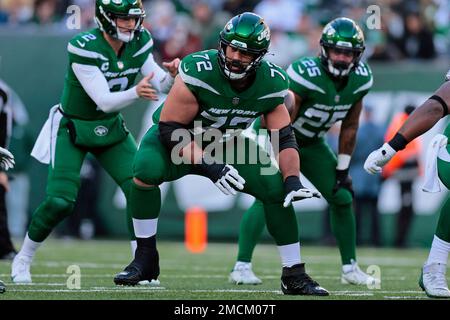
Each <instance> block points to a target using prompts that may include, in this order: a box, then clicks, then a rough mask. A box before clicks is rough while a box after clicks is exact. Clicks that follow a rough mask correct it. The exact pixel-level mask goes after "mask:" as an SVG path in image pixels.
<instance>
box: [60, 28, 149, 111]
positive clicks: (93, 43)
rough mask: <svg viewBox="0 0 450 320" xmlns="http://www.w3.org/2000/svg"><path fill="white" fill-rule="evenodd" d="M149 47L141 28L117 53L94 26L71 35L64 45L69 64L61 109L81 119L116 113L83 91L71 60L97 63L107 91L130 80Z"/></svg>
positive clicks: (121, 87)
mask: <svg viewBox="0 0 450 320" xmlns="http://www.w3.org/2000/svg"><path fill="white" fill-rule="evenodd" d="M152 50H153V40H152V37H151V35H150V32H148V31H147V30H144V31H143V32H141V33H140V35H139V37H137V38H135V39H134V40H133V41H131V42H130V43H126V44H124V47H123V49H122V51H121V52H120V54H119V56H117V55H116V53H115V52H114V50H113V48H112V47H111V46H110V45H109V43H108V42H107V41H106V39H105V38H104V37H103V34H102V31H100V29H98V28H95V29H92V30H90V31H87V32H82V33H79V34H77V35H76V36H75V37H73V38H72V39H71V40H70V41H69V44H68V46H67V51H68V54H69V68H68V71H67V74H66V78H65V83H64V90H63V94H62V98H61V105H62V109H63V110H64V112H65V113H67V114H68V115H71V116H75V117H78V118H82V119H88V120H96V119H103V118H109V117H112V116H115V115H117V113H108V114H107V113H104V112H103V111H101V110H99V109H98V108H97V105H96V104H95V102H94V101H93V100H92V99H91V98H90V97H89V96H88V94H87V93H86V92H85V91H84V89H83V87H82V86H81V84H80V82H79V81H78V79H77V77H76V76H75V74H74V72H73V70H72V67H71V66H72V63H78V64H84V65H93V66H97V67H98V68H99V69H100V70H101V71H102V72H103V74H104V76H105V78H106V81H108V84H109V88H110V90H111V92H117V91H125V90H127V89H129V88H131V87H132V86H133V84H134V81H135V79H136V76H137V75H138V73H139V72H140V70H141V67H142V65H143V64H144V63H145V61H146V60H147V58H148V55H149V54H150V53H151V52H152Z"/></svg>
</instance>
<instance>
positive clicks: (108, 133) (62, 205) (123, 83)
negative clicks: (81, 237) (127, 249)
mask: <svg viewBox="0 0 450 320" xmlns="http://www.w3.org/2000/svg"><path fill="white" fill-rule="evenodd" d="M95 5H96V12H95V20H96V22H97V25H98V27H97V28H95V29H92V30H90V31H87V32H83V33H80V34H77V35H76V36H75V37H73V38H72V39H71V40H70V41H69V44H68V46H67V51H68V57H69V68H68V70H67V74H66V78H65V82H64V90H63V93H62V97H61V100H60V104H59V105H57V106H55V107H53V108H52V109H51V111H50V115H49V119H48V120H47V122H46V124H45V125H44V127H43V129H42V130H41V133H40V135H39V137H38V139H37V141H36V144H35V147H34V149H33V152H32V155H33V156H34V157H35V158H37V159H38V160H40V161H41V162H44V163H48V164H49V173H48V181H47V189H46V198H45V200H44V201H43V202H42V203H41V205H40V206H39V207H38V208H37V209H36V211H35V212H34V214H33V217H32V219H31V222H30V225H29V227H28V232H27V234H26V236H25V239H24V242H23V245H22V248H21V250H20V252H19V253H18V254H17V256H16V257H15V259H14V260H13V263H12V271H11V277H12V280H13V281H14V282H15V283H30V282H31V281H32V280H31V273H30V265H31V261H32V259H33V256H34V254H35V252H36V250H37V248H38V247H39V245H40V244H41V243H42V242H43V241H44V240H45V239H46V238H47V236H48V235H49V234H50V232H51V231H52V230H53V228H54V227H55V226H56V225H57V224H58V223H59V222H60V221H62V220H63V219H64V218H65V217H67V216H68V215H70V214H71V213H72V210H73V207H74V203H75V199H76V196H77V193H78V189H79V187H80V168H81V165H82V163H83V160H84V158H85V156H86V154H87V153H88V152H89V153H91V154H93V155H94V156H95V157H96V158H97V160H98V161H99V162H100V164H101V165H102V166H103V168H104V169H105V170H106V171H107V172H108V173H109V175H110V176H111V177H112V178H113V179H114V181H115V182H116V183H117V184H118V185H119V186H120V187H121V189H122V190H123V192H124V194H125V195H126V197H127V198H128V197H129V193H130V186H131V181H132V175H133V174H132V164H133V158H134V156H135V153H136V150H137V147H136V142H135V140H134V138H133V137H132V135H131V134H130V133H129V131H128V130H127V128H126V126H125V123H124V121H123V118H122V116H121V114H120V110H121V109H122V108H124V107H126V106H128V105H130V104H131V103H133V102H135V101H136V100H137V99H138V98H143V99H147V100H157V99H158V95H157V93H158V91H161V92H168V91H169V89H170V87H171V86H172V84H173V79H174V77H175V75H176V73H177V68H178V64H179V59H175V60H173V61H171V62H170V63H166V64H165V67H166V68H167V69H168V70H169V72H166V71H163V69H162V68H161V67H159V66H158V65H157V64H156V63H155V61H154V59H153V55H152V49H153V40H152V37H151V35H150V33H149V32H148V31H147V30H146V29H144V28H143V27H142V21H143V19H144V17H145V12H144V10H143V7H142V3H141V1H140V0H115V1H110V0H97V1H96V3H95ZM139 73H141V74H142V75H143V76H144V78H143V79H142V80H141V81H140V82H139V83H138V84H137V85H136V86H134V85H133V84H134V82H135V80H136V77H137V75H138V74H139ZM127 215H128V214H127ZM128 216H129V215H128ZM128 220H129V221H130V222H129V232H130V236H131V238H132V239H133V237H134V232H133V229H132V223H131V216H129V218H128Z"/></svg>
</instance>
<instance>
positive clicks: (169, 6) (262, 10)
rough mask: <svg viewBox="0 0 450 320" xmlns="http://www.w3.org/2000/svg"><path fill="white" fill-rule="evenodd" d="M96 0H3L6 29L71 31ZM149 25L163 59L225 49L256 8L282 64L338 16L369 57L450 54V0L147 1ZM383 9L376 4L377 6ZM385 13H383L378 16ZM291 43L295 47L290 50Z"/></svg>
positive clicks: (84, 23)
mask: <svg viewBox="0 0 450 320" xmlns="http://www.w3.org/2000/svg"><path fill="white" fill-rule="evenodd" d="M94 3H95V1H94V0H0V29H2V28H7V27H13V28H14V29H17V28H18V27H23V28H26V27H28V28H29V27H33V28H43V27H47V28H54V29H55V30H57V31H60V32H79V30H69V28H67V27H64V26H66V20H67V19H68V17H69V16H70V14H72V13H73V11H70V12H68V8H70V6H71V5H77V6H78V7H79V8H80V9H81V11H80V12H81V15H80V22H81V29H88V28H90V27H93V26H95V23H94V19H93V16H94V11H95V10H94ZM143 3H144V6H145V9H146V12H147V18H146V27H148V28H149V29H150V31H151V32H152V34H153V36H154V38H155V43H156V49H157V50H156V51H157V52H159V54H160V58H161V59H163V60H167V59H171V58H173V57H183V56H184V55H186V54H188V53H190V52H193V51H198V50H201V49H209V48H215V47H217V32H218V31H219V30H220V29H221V28H222V27H223V25H224V24H225V23H226V21H227V20H228V19H229V18H230V17H232V16H233V15H235V14H238V13H240V12H244V11H254V12H256V13H258V14H259V15H261V16H262V17H264V18H265V20H266V21H267V22H268V24H269V26H270V28H271V30H272V44H271V53H273V54H272V55H269V56H268V59H269V60H272V62H275V63H278V64H279V65H281V66H283V67H284V66H286V65H288V64H289V63H290V62H291V61H292V60H293V59H296V58H298V57H299V56H304V55H315V54H316V53H317V52H318V45H319V41H318V39H319V37H320V34H321V30H322V28H323V26H324V25H325V24H326V23H327V22H328V21H330V20H331V19H333V18H335V17H338V16H347V17H349V18H352V19H354V20H355V21H357V22H359V25H360V26H361V27H362V28H363V30H364V31H365V35H366V44H367V46H366V47H367V49H366V54H365V58H366V59H369V60H378V61H392V60H394V61H396V60H400V59H435V58H439V57H445V56H446V55H448V54H449V53H450V0H375V1H367V0H144V1H143ZM374 4H375V5H376V6H377V7H373V6H372V5H374ZM378 14H379V15H378ZM286 48H289V50H286Z"/></svg>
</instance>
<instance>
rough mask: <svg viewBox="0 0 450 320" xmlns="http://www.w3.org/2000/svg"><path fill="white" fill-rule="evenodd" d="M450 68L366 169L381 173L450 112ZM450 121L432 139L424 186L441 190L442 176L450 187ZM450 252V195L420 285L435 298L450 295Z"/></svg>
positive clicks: (430, 189)
mask: <svg viewBox="0 0 450 320" xmlns="http://www.w3.org/2000/svg"><path fill="white" fill-rule="evenodd" d="M449 75H450V72H449V73H447V77H446V82H445V83H444V84H443V85H442V86H441V87H440V88H439V89H437V91H436V92H435V93H434V94H433V95H432V96H431V97H430V98H429V99H428V100H427V101H425V102H424V103H423V104H422V105H421V106H420V107H419V108H417V109H416V110H415V111H414V112H413V113H412V114H411V115H410V116H409V118H408V119H407V120H406V122H405V123H404V124H403V126H402V127H401V128H400V129H399V130H398V131H397V133H396V135H395V136H394V137H393V138H392V139H391V140H390V141H389V142H387V143H385V144H383V145H382V146H381V147H380V148H379V149H377V150H375V151H373V152H372V153H371V154H369V156H368V157H367V159H366V162H365V163H364V169H365V170H366V171H367V172H368V173H370V174H377V173H380V172H381V170H382V167H383V166H384V165H385V164H386V163H388V162H389V160H390V159H391V158H392V157H393V156H394V155H395V154H396V153H397V152H398V151H401V150H403V149H404V148H405V147H406V145H407V144H408V143H409V142H411V141H412V140H414V139H415V138H416V137H418V136H420V135H422V134H423V133H425V132H427V131H428V130H430V129H431V128H432V127H433V126H434V125H435V124H436V123H437V122H438V121H439V120H440V119H441V118H444V117H446V116H447V115H448V113H449V107H448V104H450V82H449V81H448V80H449V79H450V77H449ZM449 137H450V125H448V126H447V127H446V128H445V131H444V134H443V135H441V134H439V135H437V136H436V137H435V138H434V139H433V140H432V141H431V143H430V148H429V150H428V153H427V166H426V170H425V180H426V182H427V183H426V184H425V186H424V188H423V189H424V190H425V191H428V192H439V191H440V185H439V180H440V181H442V183H443V184H444V185H445V187H446V188H447V189H450V154H449V151H450V147H449V145H448V138H449ZM449 252H450V197H447V200H446V201H445V203H444V206H443V207H442V209H441V212H440V216H439V221H438V224H437V227H436V232H435V234H434V238H433V242H432V244H431V250H430V253H429V255H428V259H427V261H426V262H425V263H424V265H423V267H422V272H421V276H420V279H419V286H420V287H421V288H422V290H424V291H425V293H426V294H427V295H428V296H429V297H432V298H450V290H449V289H448V285H447V279H446V277H445V273H446V267H447V260H448V253H449Z"/></svg>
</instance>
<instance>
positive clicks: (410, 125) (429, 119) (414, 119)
mask: <svg viewBox="0 0 450 320" xmlns="http://www.w3.org/2000/svg"><path fill="white" fill-rule="evenodd" d="M442 115H443V112H442V106H441V105H440V104H439V102H437V101H435V100H427V101H425V103H424V104H422V105H421V106H420V107H419V108H417V109H416V110H415V111H414V112H413V113H412V114H411V115H410V116H409V118H408V119H407V120H406V122H405V123H404V124H403V126H402V127H401V128H400V129H399V131H398V133H399V134H401V135H402V136H403V137H404V138H405V139H406V141H408V142H410V141H412V140H414V139H415V138H416V137H418V136H420V135H421V134H423V133H425V132H426V131H428V130H430V129H431V128H432V127H433V126H434V125H435V124H436V123H437V122H438V121H439V120H440V119H441V118H442Z"/></svg>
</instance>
